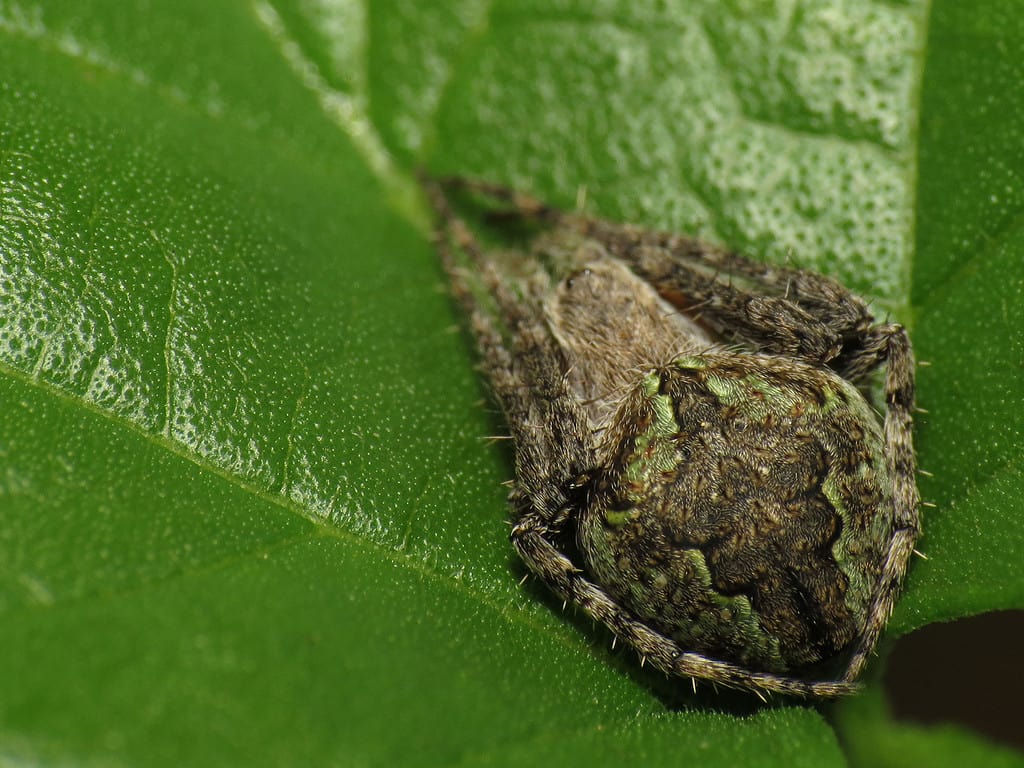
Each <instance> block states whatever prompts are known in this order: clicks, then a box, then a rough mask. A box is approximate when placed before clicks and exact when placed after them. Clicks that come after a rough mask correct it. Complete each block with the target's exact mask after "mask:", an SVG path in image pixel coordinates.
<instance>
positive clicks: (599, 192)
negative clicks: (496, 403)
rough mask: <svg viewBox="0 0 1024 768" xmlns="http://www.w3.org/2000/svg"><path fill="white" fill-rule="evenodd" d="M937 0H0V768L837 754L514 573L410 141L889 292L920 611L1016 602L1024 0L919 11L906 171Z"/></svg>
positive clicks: (825, 733)
mask: <svg viewBox="0 0 1024 768" xmlns="http://www.w3.org/2000/svg"><path fill="white" fill-rule="evenodd" d="M947 5H949V6H950V7H949V8H947V7H946V6H947ZM1006 8H1007V13H1010V11H1011V10H1012V7H1011V5H1010V4H1009V3H1007V4H1006ZM926 10H927V8H926V6H925V5H924V4H923V3H917V2H907V3H867V2H854V1H853V0H851V1H850V2H844V3H838V2H837V3H822V4H811V5H808V6H807V7H804V6H790V5H787V4H781V5H780V7H777V8H772V9H770V10H768V9H767V6H765V5H761V4H755V3H744V2H739V1H738V0H737V2H731V3H717V2H714V3H713V2H707V3H701V2H695V1H693V0H691V1H687V2H684V1H683V0H679V2H677V3H668V4H665V3H658V4H654V3H630V4H624V3H623V4H619V3H614V2H601V3H579V4H575V3H568V2H558V3H536V4H532V3H522V2H517V3H498V2H495V3H485V2H479V1H476V0H472V1H471V0H453V1H452V2H446V3H429V4H427V3H403V2H379V3H378V2H375V3H373V4H372V5H371V4H368V3H367V4H361V3H357V2H327V0H304V1H301V0H296V2H293V3H285V2H279V3H266V2H252V3H242V2H239V3H235V4H208V3H203V2H198V0H196V1H195V2H184V3H155V4H151V3H141V2H140V3H124V2H114V0H109V1H108V2H101V1H100V0H93V1H92V2H89V3H82V2H71V1H70V0H68V2H55V1H54V0H47V1H46V2H45V3H42V2H40V3H33V2H6V1H0V40H2V45H0V71H2V72H3V73H4V77H3V79H2V82H0V118H2V119H0V408H2V411H0V412H2V413H4V418H3V419H2V420H0V461H2V464H0V516H2V517H0V519H2V521H3V525H2V526H0V621H2V625H3V631H2V632H0V680H4V681H5V682H4V686H3V688H4V695H3V697H2V701H0V756H3V757H4V758H7V759H10V760H20V761H25V762H39V763H43V764H52V763H64V764H104V765H107V764H114V765H117V764H124V765H130V764H146V765H161V764H169V765H170V764H173V765H179V764H190V765H203V764H205V765H223V764H240V763H243V762H244V763H246V764H250V765H264V764H265V765H286V764H294V765H309V764H339V765H347V764H360V763H362V764H382V765H383V764H412V763H415V762H419V763H421V764H451V763H465V764H469V765H473V764H478V763H497V764H509V765H515V764H523V763H527V762H535V761H536V759H537V756H538V755H551V756H554V757H555V758H556V759H555V762H557V763H559V764H574V763H576V764H581V765H582V764H586V765H589V766H599V765H605V764H609V765H610V764H620V763H622V762H623V761H624V760H627V759H631V760H634V759H639V760H642V761H643V762H644V763H645V764H652V765H658V764H666V765H669V764H671V765H676V764H679V763H681V762H688V761H695V760H699V761H700V763H701V764H702V765H708V764H712V765H714V764H738V763H742V764H744V765H748V764H749V765H776V764H784V765H801V764H807V765H816V766H817V765H830V764H840V763H842V762H843V754H842V751H841V750H840V748H839V745H838V741H837V739H836V736H835V733H834V732H833V730H832V729H831V728H830V727H829V725H828V724H827V723H826V722H825V720H824V719H823V718H822V716H821V715H820V714H819V712H818V711H816V710H815V709H813V708H807V707H801V706H793V705H780V706H775V707H769V708H758V707H756V706H755V705H754V704H753V703H751V702H748V701H747V700H746V699H744V698H742V697H715V696H713V695H711V694H705V695H703V696H700V697H691V696H688V695H687V694H686V693H685V692H680V691H679V690H678V688H676V687H673V686H671V685H668V684H666V683H665V682H664V681H661V680H659V679H658V678H657V677H656V676H653V675H649V674H647V673H646V672H644V671H639V670H638V669H637V665H636V664H635V660H634V659H633V658H632V657H631V655H630V654H629V653H628V652H623V651H621V650H620V651H619V652H612V651H610V650H609V649H608V647H607V645H608V643H607V637H606V636H605V635H603V634H602V633H601V632H599V631H595V630H594V629H593V628H592V627H591V625H590V623H589V622H588V621H586V620H582V619H572V618H571V614H562V613H560V612H559V611H558V610H557V606H553V605H551V604H550V603H548V602H546V601H545V600H544V599H543V598H542V593H541V592H539V591H537V590H532V591H531V590H526V591H522V590H520V589H518V588H517V586H516V583H515V582H516V578H517V577H518V576H519V575H520V573H521V570H520V568H519V567H518V566H517V565H516V564H515V563H514V562H513V561H512V557H511V553H510V550H509V547H508V545H507V543H506V541H505V538H506V532H507V529H506V527H505V525H504V520H503V517H504V502H503V498H502V496H503V494H502V490H501V488H500V486H499V483H500V482H501V481H502V480H503V479H505V478H506V477H507V476H508V473H509V464H508V455H507V454H506V453H505V452H504V451H502V450H501V448H500V447H494V446H491V445H489V444H488V443H485V442H484V441H482V440H481V436H484V435H488V434H493V433H494V432H495V431H496V430H498V429H500V422H499V421H498V420H497V418H496V417H495V416H494V415H493V414H491V413H488V412H487V410H486V409H484V408H481V407H480V405H479V403H478V402H477V401H478V400H479V399H480V397H481V396H482V392H483V390H482V388H481V387H480V385H479V384H478V383H477V382H476V380H475V375H474V373H473V371H472V358H471V355H470V354H469V352H468V345H467V344H466V342H465V340H464V339H463V338H462V337H460V336H459V335H458V334H453V333H451V332H450V326H451V325H452V323H453V321H454V319H455V318H454V314H453V312H452V309H451V307H450V305H449V302H448V300H447V299H446V298H445V296H444V295H443V293H442V292H441V291H440V290H438V288H439V286H440V278H439V273H438V270H437V267H436V264H435V257H434V254H433V253H432V249H431V247H430V245H429V242H428V239H427V237H426V236H425V228H424V222H425V221H426V214H425V211H424V209H423V207H422V204H421V203H420V202H419V201H418V200H417V198H416V197H415V195H414V194H413V193H412V190H413V189H414V185H413V183H412V169H413V168H414V166H415V165H416V164H419V163H423V162H425V163H427V164H428V165H429V167H431V168H432V169H434V170H438V171H457V172H460V173H467V174H474V175H479V176H484V177H487V178H492V179H497V180H503V181H506V182H511V183H515V184H517V185H518V186H522V187H527V188H529V189H531V190H532V191H534V192H536V193H538V194H540V195H542V196H544V197H546V198H549V199H552V200H554V201H558V202H561V203H563V204H566V205H571V204H572V201H573V200H574V199H576V198H577V197H578V187H579V185H580V184H582V183H585V184H586V185H587V192H588V207H589V208H590V209H592V210H594V211H597V212H600V213H601V214H602V215H606V216H609V217H614V218H620V219H629V220H634V221H644V222H648V223H650V224H658V225H663V226H671V227H673V228H679V229H687V230H690V231H695V232H700V233H703V234H704V235H706V236H707V237H710V238H713V239H717V240H719V241H722V242H727V243H729V244H731V245H734V246H737V247H740V248H743V249H746V250H749V251H751V252H753V253H755V254H760V255H763V256H765V257H766V258H775V259H783V258H788V257H790V255H792V258H795V259H796V260H797V261H799V262H800V263H805V264H808V265H811V266H816V267H818V268H821V269H824V270H827V271H829V272H831V273H833V274H836V275H837V276H839V277H841V278H843V279H844V280H846V281H848V282H850V283H851V284H853V286H854V287H856V288H858V289H860V290H863V291H865V292H869V293H871V294H873V295H875V296H878V297H879V306H881V307H886V308H891V309H892V311H893V312H895V314H896V315H897V316H898V317H899V318H900V319H903V320H905V321H907V322H909V323H912V324H913V327H914V332H915V340H916V342H917V343H918V346H919V348H920V349H921V350H922V352H921V354H922V357H924V358H926V359H928V360H930V361H931V362H932V367H931V368H929V369H927V370H926V371H924V372H922V375H921V385H922V386H921V389H922V393H921V399H922V403H923V404H924V405H925V406H926V407H927V408H928V409H929V410H930V411H931V415H929V416H928V417H927V421H926V422H925V423H924V425H923V428H922V430H921V432H920V444H921V455H922V462H923V463H924V464H925V466H926V467H927V468H929V469H931V470H932V471H933V472H935V473H936V478H935V479H934V480H932V481H929V483H928V484H927V485H925V486H924V488H925V493H926V494H927V495H928V496H929V497H930V498H932V499H934V500H935V501H937V502H938V503H939V504H940V509H939V511H937V512H936V513H935V514H934V515H933V516H932V517H930V519H929V527H928V538H927V539H926V542H925V545H924V546H925V549H926V551H927V552H928V554H929V556H930V557H931V559H930V560H929V561H927V563H918V564H916V565H915V570H914V573H913V575H912V579H911V583H910V588H909V590H908V594H907V597H906V600H905V601H904V603H903V604H901V607H900V609H899V611H898V614H897V617H896V619H895V622H896V626H897V628H898V629H899V630H902V631H905V630H907V629H910V628H912V627H915V626H919V625H921V624H923V623H926V622H928V621H932V620H936V619H946V618H952V617H955V616H959V615H964V614H966V613H971V612H977V611H981V610H986V609H989V608H993V607H1000V606H1020V605H1021V604H1022V602H1024V599H1022V598H1024V595H1022V592H1024V588H1022V585H1021V577H1020V575H1019V573H1018V571H1019V569H1018V568H1017V567H1016V563H1017V562H1019V560H1020V553H1021V527H1020V525H1019V524H1017V523H1015V522H1014V520H1013V517H1012V516H1011V515H1010V513H1011V512H1012V510H1013V505H1014V498H1015V497H1014V488H1015V487H1017V486H1019V485H1020V484H1021V476H1020V466H1019V463H1020V454H1019V449H1018V448H1017V446H1018V445H1019V442H1020V441H1019V440H1017V436H1018V435H1019V429H1020V419H1019V418H1017V417H1016V416H1015V415H1014V410H1013V405H1014V403H1016V402H1020V399H1021V398H1020V394H1021V393H1020V391H1019V384H1017V381H1018V378H1015V377H1013V376H1008V375H1006V370H1007V369H1009V370H1016V369H1017V368H1019V367H1020V365H1021V359H1022V357H1021V354H1020V348H1019V339H1020V337H1021V330H1022V328H1021V325H1022V320H1021V313H1020V310H1019V307H1020V306H1021V304H1020V301H1019V292H1020V270H1019V268H1018V267H1016V266H1015V265H1018V264H1019V263H1020V254H1021V250H1020V246H1019V245H1018V244H1017V243H1016V240H1014V237H1015V234H1014V233H1015V232H1016V227H1015V224H1014V222H1015V218H1016V215H1017V213H1018V212H1019V209H1020V206H1019V202H1020V194H1021V192H1020V189H1019V188H1017V187H1016V186H1014V185H1015V184H1016V179H1017V175H1016V174H1018V173H1019V172H1020V171H1021V163H1020V159H1019V147H1020V146H1021V144H1020V142H1019V141H1016V139H1017V138H1018V137H1017V135H1016V133H1014V131H1016V130H1017V126H1019V125H1020V124H1021V122H1020V120H1015V119H1014V118H1013V116H1012V115H1009V114H1003V113H1002V112H1000V110H999V109H998V108H997V107H995V106H993V107H991V114H989V117H988V118H987V119H983V118H982V117H979V116H978V114H977V111H978V110H979V109H981V108H982V106H983V104H985V103H987V102H985V99H986V98H988V97H989V96H990V95H992V94H1002V92H1003V91H1004V90H1005V89H1007V88H1010V87H1017V88H1019V82H1020V78H1019V77H1018V76H1017V75H1018V74H1019V73H1016V72H1014V71H1013V69H1012V67H1013V66H1016V65H1017V63H1016V62H1015V61H1013V60H1012V59H1011V58H1010V55H1009V54H1006V53H1005V50H1016V49H1015V48H1013V45H1016V44H1017V42H1019V40H1020V35H1019V25H1018V27H1014V26H1013V24H1011V23H1009V22H1010V21H1012V18H1009V19H1001V18H996V17H993V18H992V19H987V20H986V19H984V18H982V17H980V16H978V15H977V14H975V13H973V12H969V11H959V12H958V13H960V14H961V15H964V14H966V15H965V19H963V20H961V19H957V18H954V17H953V15H952V14H954V11H955V9H954V8H953V7H952V4H951V3H949V4H944V3H941V2H940V3H937V4H936V6H935V8H934V9H933V11H932V15H933V17H934V18H936V19H940V20H943V23H944V24H945V26H944V27H941V28H938V29H946V30H947V34H948V35H950V36H951V38H953V39H952V40H951V41H950V43H949V45H950V46H951V47H953V48H955V49H956V50H957V51H958V53H957V55H958V56H961V57H962V58H961V59H957V58H956V57H955V56H954V57H951V58H950V59H949V60H947V59H941V60H938V59H936V60H929V62H930V63H929V67H928V69H927V70H926V71H927V72H928V73H930V74H929V77H932V78H934V84H933V83H932V81H929V80H928V79H926V80H925V82H924V90H923V93H924V99H923V102H922V104H923V107H924V110H925V116H929V115H932V117H931V122H930V123H926V126H925V133H924V134H923V140H922V144H921V147H920V168H918V164H917V163H918V161H917V156H918V155H917V153H918V147H917V145H916V140H917V133H916V131H917V129H916V125H917V113H916V110H917V94H918V93H919V91H920V89H921V87H922V83H921V65H922V55H923V48H924V40H925V30H926V27H927V22H928V18H927V16H926ZM991 13H993V14H994V13H995V11H991ZM972 25H973V26H972ZM965 29H966V30H971V31H972V32H973V35H966V34H964V33H963V32H964V30H965ZM931 34H932V35H933V37H934V36H935V35H938V34H939V32H936V31H933V32H932V33H931ZM1015 34H1016V35H1017V36H1016V37H1014V35H1015ZM993 36H994V37H993ZM993 39H996V40H1002V41H1004V42H1005V43H1006V45H1007V46H1009V47H1008V48H1004V49H1002V50H1004V53H1003V54H1002V55H1003V56H1004V57H1005V58H1004V59H1000V60H999V61H998V62H989V63H988V65H986V68H985V72H986V73H987V74H986V76H987V77H988V78H990V80H986V83H987V85H986V88H987V90H983V91H979V90H973V89H972V88H971V87H969V84H968V81H967V73H968V72H969V71H971V69H972V67H974V66H976V64H975V63H974V62H975V61H976V57H979V56H983V55H987V56H998V55H999V47H998V46H996V45H993ZM954 42H955V43H956V44H958V45H959V46H960V47H959V48H956V47H955V46H954V45H953V43H954ZM972 57H973V58H972ZM977 66H982V65H981V64H977ZM1001 67H1002V68H1001ZM1015 78H1016V79H1015ZM958 84H959V85H958ZM998 98H1002V97H1001V95H1000V96H998ZM972 100H976V101H972ZM1015 103H1017V104H1019V103H1020V101H1019V100H1017V101H1016V102H1015ZM972 110H973V111H972ZM974 121H977V122H974ZM929 125H930V126H931V127H928V126H929ZM964 132H969V133H970V135H972V136H977V137H978V138H977V143H976V144H971V145H970V146H968V147H965V146H964V142H963V140H962V136H963V133H964ZM951 157H955V158H957V162H955V163H951V162H950V158H951ZM986 163H987V165H986ZM983 169H985V170H987V174H981V175H979V174H980V172H981V170H983ZM915 172H917V173H916V176H915ZM1000 174H1002V175H1000ZM918 179H919V180H920V183H919V184H918V181H917V180H918ZM993 179H995V180H996V181H993ZM997 182H998V183H997ZM1007 187H1009V190H1007V189H1006V188H1007ZM915 194H916V196H917V199H918V202H917V206H918V208H917V210H916V213H915V208H914V205H915V202H914V201H915ZM990 195H998V196H999V201H1000V202H999V205H998V206H996V207H995V208H993V207H991V206H989V205H988V204H986V203H985V198H987V197H988V196H990ZM951 200H952V202H951ZM948 211H956V212H957V215H956V216H951V215H949V214H948V213H947V212H948ZM929 216H930V217H931V221H932V222H933V223H932V224H931V225H930V226H926V222H927V221H928V217H929ZM915 218H916V221H917V233H916V236H915V233H914V222H915ZM915 237H916V247H915ZM1015 278H1016V281H1015ZM1015 299H1016V303H1014V300H1015ZM1000 306H1002V313H1001V314H999V313H998V312H997V313H996V314H994V315H993V312H994V311H995V310H997V309H998V308H999V307H1000ZM993 323H995V324H996V325H995V326H993ZM1004 334H1009V335H1004ZM1014 344H1017V346H1014ZM993 361H995V362H993ZM1015 388H1016V389H1015ZM1014 398H1016V399H1014ZM965 414H966V415H965ZM965 418H967V419H969V420H970V431H969V437H965V436H964V426H963V425H964V419H965ZM1015 484H1016V485H1015ZM992 530H995V531H999V532H1000V533H1001V535H999V536H990V535H988V534H989V532H990V531H992ZM981 534H984V535H981ZM1014 558H1016V559H1014ZM851 754H852V752H851Z"/></svg>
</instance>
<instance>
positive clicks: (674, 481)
mask: <svg viewBox="0 0 1024 768" xmlns="http://www.w3.org/2000/svg"><path fill="white" fill-rule="evenodd" d="M607 439H608V451H609V461H608V462H607V464H606V466H607V469H606V470H605V472H604V473H603V474H602V475H601V476H600V478H599V479H598V481H597V488H596V493H594V494H592V498H591V503H590V504H589V505H588V507H587V508H586V509H584V510H581V514H580V516H579V522H578V530H577V538H578V543H579V548H580V551H581V553H582V555H583V558H584V560H585V562H586V565H587V568H588V569H589V570H590V571H591V573H592V576H593V578H594V580H595V581H596V582H597V583H600V584H601V585H602V586H603V587H604V588H605V589H607V590H608V592H609V593H610V594H612V595H613V596H614V597H615V598H616V599H618V600H620V601H621V602H622V604H623V605H625V606H626V607H627V608H628V609H629V610H630V611H631V612H632V613H634V615H636V616H637V618H639V619H641V620H642V621H644V622H645V623H647V624H648V625H650V626H652V627H655V628H657V629H658V630H659V631H660V632H662V633H663V634H665V635H666V636H668V637H672V638H673V639H675V640H676V641H677V642H678V643H679V645H680V646H681V647H684V648H687V649H692V650H694V651H696V652H699V653H703V654H706V655H707V656H710V657H713V658H718V659H722V660H725V661H733V662H736V663H739V664H742V665H744V666H746V667H749V668H753V669H760V670H766V671H773V672H782V671H787V670H793V669H798V668H800V667H803V666H806V665H809V664H813V663H816V662H818V661H821V660H824V659H828V658H830V657H832V656H835V655H836V654H838V653H840V652H841V651H842V650H843V649H844V648H845V647H846V646H847V645H848V644H850V642H851V641H852V640H854V639H855V638H856V637H857V636H858V635H859V634H860V633H861V632H862V631H863V628H864V625H865V623H866V621H867V611H868V607H869V604H870V601H871V596H872V590H873V589H874V587H875V585H876V583H877V580H878V575H879V573H880V572H881V569H882V561H883V558H884V552H885V550H886V545H887V542H888V541H889V538H890V536H891V534H892V524H891V519H892V515H891V504H892V498H891V492H890V491H888V490H887V489H888V488H890V487H891V486H890V484H889V482H888V480H887V477H886V467H885V461H884V449H883V438H882V433H881V428H880V426H879V424H878V421H877V419H876V417H875V416H874V414H873V413H872V411H871V409H870V407H869V406H868V405H867V403H866V402H865V400H864V399H863V397H862V395H861V394H860V392H859V391H858V390H857V389H856V388H855V387H854V386H853V385H851V384H849V383H848V382H846V381H844V380H843V379H841V378H840V377H839V376H837V375H835V374H834V373H832V372H831V371H829V370H827V369H823V368H817V367H813V366H810V365H806V364H803V363H799V362H795V361H792V360H786V361H781V360H779V359H778V358H771V357H768V356H762V355H754V354H733V353H722V352H719V353H712V354H704V355H699V356H693V357H686V358H683V359H680V360H678V361H677V362H676V363H674V364H672V365H670V366H666V367H665V368H663V369H661V370H659V371H656V372H655V373H653V374H651V375H650V376H649V377H648V379H647V380H646V381H645V382H644V383H643V386H642V387H641V388H640V389H638V390H637V392H636V394H635V395H634V396H633V397H632V398H628V399H627V400H626V401H625V402H624V404H623V405H622V408H621V410H620V413H619V415H618V417H617V418H616V419H615V421H614V424H613V427H612V428H611V429H610V430H609V433H608V436H607Z"/></svg>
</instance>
